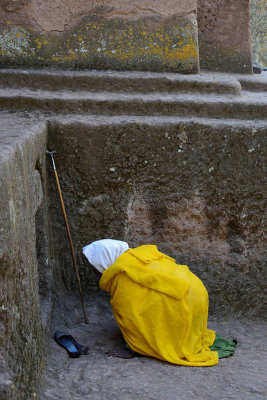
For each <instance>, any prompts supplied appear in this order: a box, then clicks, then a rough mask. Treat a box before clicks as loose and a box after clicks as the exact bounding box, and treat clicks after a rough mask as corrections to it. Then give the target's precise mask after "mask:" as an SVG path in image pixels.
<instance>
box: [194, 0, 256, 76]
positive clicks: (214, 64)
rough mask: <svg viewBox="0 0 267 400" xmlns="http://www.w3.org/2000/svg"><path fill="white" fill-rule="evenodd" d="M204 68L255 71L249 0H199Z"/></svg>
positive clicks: (200, 40)
mask: <svg viewBox="0 0 267 400" xmlns="http://www.w3.org/2000/svg"><path fill="white" fill-rule="evenodd" d="M197 3H198V4H197V5H198V40H199V58H200V68H201V69H202V70H210V71H224V72H237V73H251V72H252V60H251V39H250V16H249V0H198V1H197Z"/></svg>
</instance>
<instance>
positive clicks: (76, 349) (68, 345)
mask: <svg viewBox="0 0 267 400" xmlns="http://www.w3.org/2000/svg"><path fill="white" fill-rule="evenodd" d="M53 338H54V340H55V341H56V342H57V344H59V345H60V346H61V347H63V348H64V349H65V350H66V351H67V352H68V354H69V356H70V357H71V358H78V357H80V355H81V354H84V355H85V354H88V350H89V347H88V346H82V345H81V344H79V343H77V342H76V340H75V339H74V337H73V336H71V335H69V334H67V333H64V332H61V331H56V332H55V334H54V336H53Z"/></svg>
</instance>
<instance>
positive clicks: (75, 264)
mask: <svg viewBox="0 0 267 400" xmlns="http://www.w3.org/2000/svg"><path fill="white" fill-rule="evenodd" d="M46 153H47V154H50V156H51V160H52V164H53V170H54V174H55V178H56V183H57V189H58V194H59V198H60V204H61V208H62V212H63V216H64V220H65V225H66V230H67V235H68V239H69V244H70V249H71V256H72V262H73V268H74V272H75V275H76V281H77V284H78V288H79V293H80V299H81V304H82V309H83V315H84V322H85V323H86V324H89V322H88V316H87V312H86V308H85V302H84V297H83V292H82V287H81V281H80V276H79V272H78V267H77V262H76V257H75V254H74V248H73V243H72V238H71V234H70V227H69V222H68V218H67V214H66V210H65V206H64V201H63V196H62V191H61V187H60V184H59V179H58V174H57V170H56V164H55V160H54V157H53V154H54V153H55V151H48V150H46Z"/></svg>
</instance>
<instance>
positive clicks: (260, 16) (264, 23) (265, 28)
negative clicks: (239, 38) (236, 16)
mask: <svg viewBox="0 0 267 400" xmlns="http://www.w3.org/2000/svg"><path fill="white" fill-rule="evenodd" d="M250 18H251V39H252V56H253V62H254V63H257V64H259V65H261V67H266V66H267V3H266V1H265V0H250Z"/></svg>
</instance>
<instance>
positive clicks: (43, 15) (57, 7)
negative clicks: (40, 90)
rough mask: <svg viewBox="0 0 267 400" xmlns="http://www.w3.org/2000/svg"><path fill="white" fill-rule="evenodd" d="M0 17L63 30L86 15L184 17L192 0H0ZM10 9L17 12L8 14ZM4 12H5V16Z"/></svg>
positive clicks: (193, 5)
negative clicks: (1, 13) (0, 15)
mask: <svg viewBox="0 0 267 400" xmlns="http://www.w3.org/2000/svg"><path fill="white" fill-rule="evenodd" d="M0 7H1V8H2V10H3V16H4V17H6V19H8V20H9V21H10V22H11V23H12V22H13V21H15V22H17V21H18V20H19V19H18V17H20V22H21V21H22V20H23V19H24V20H26V21H27V22H29V23H31V24H32V25H34V26H36V27H40V28H41V29H42V30H44V31H48V32H49V31H59V32H60V31H64V30H68V29H70V28H72V27H73V26H74V25H75V24H76V23H77V22H81V20H82V18H83V17H84V16H86V15H89V14H92V15H98V16H99V15H100V16H104V17H105V18H110V19H112V18H113V19H114V18H122V19H127V20H135V19H140V18H144V17H151V16H160V17H163V18H164V17H168V16H171V15H174V14H175V15H179V16H185V15H187V14H190V13H193V12H195V11H196V0H178V1H177V0H168V1H166V2H162V1H160V0H154V1H152V0H145V1H143V0H134V1H131V0H94V1H87V0H75V3H73V1H71V0H43V1H41V0H0ZM11 11H20V13H18V14H10V12H11ZM6 13H8V14H7V15H6Z"/></svg>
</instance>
